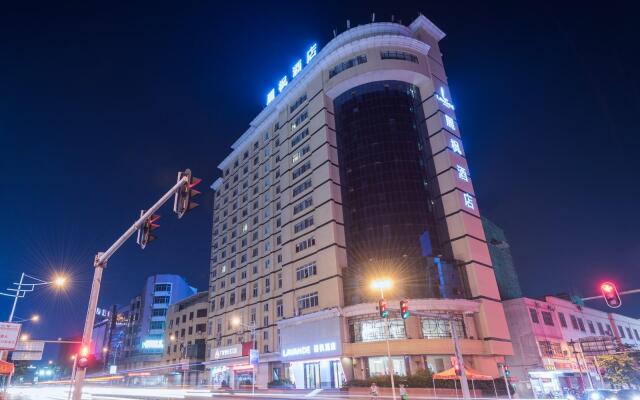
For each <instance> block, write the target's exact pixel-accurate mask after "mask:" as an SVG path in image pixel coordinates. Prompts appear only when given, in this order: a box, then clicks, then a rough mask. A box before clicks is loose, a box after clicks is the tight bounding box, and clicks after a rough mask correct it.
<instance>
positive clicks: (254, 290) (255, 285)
mask: <svg viewBox="0 0 640 400" xmlns="http://www.w3.org/2000/svg"><path fill="white" fill-rule="evenodd" d="M252 294H253V297H258V283H257V282H255V283H254V284H253V293H252Z"/></svg>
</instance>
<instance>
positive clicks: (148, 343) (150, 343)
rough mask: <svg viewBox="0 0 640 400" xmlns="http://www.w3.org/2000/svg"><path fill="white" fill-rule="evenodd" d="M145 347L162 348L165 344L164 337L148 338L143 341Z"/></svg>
mask: <svg viewBox="0 0 640 400" xmlns="http://www.w3.org/2000/svg"><path fill="white" fill-rule="evenodd" d="M142 348H143V349H162V348H164V344H163V342H162V339H147V340H145V341H143V342H142Z"/></svg>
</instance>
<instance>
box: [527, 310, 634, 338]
mask: <svg viewBox="0 0 640 400" xmlns="http://www.w3.org/2000/svg"><path fill="white" fill-rule="evenodd" d="M529 314H530V315H531V321H532V322H533V323H534V324H539V323H540V318H539V317H538V310H536V309H535V308H529ZM540 314H541V315H542V322H543V323H544V324H545V325H548V326H554V322H553V314H552V312H551V311H544V310H541V311H540ZM558 320H559V321H560V326H561V327H563V328H568V327H569V326H568V324H567V319H566V317H565V315H564V314H563V313H561V312H558ZM569 320H570V321H571V327H572V328H573V329H575V330H580V331H582V332H587V327H588V328H589V332H590V333H591V334H594V335H595V334H596V326H597V327H598V331H597V332H598V334H600V335H602V336H604V335H608V336H613V331H612V329H611V325H609V324H608V323H605V324H602V322H596V324H594V323H593V321H590V320H587V325H586V326H585V323H584V320H583V319H582V318H580V317H576V316H575V315H573V314H569ZM618 332H619V333H620V337H621V338H623V339H624V338H626V337H628V338H629V339H634V337H635V340H637V341H640V334H639V333H638V330H637V329H633V331H632V329H631V328H629V327H627V328H626V334H625V328H624V327H619V329H618ZM632 333H633V334H632Z"/></svg>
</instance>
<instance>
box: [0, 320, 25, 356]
mask: <svg viewBox="0 0 640 400" xmlns="http://www.w3.org/2000/svg"><path fill="white" fill-rule="evenodd" d="M21 326H22V325H21V324H14V323H11V322H0V350H13V349H15V348H16V343H17V342H18V337H19V336H20V327H21Z"/></svg>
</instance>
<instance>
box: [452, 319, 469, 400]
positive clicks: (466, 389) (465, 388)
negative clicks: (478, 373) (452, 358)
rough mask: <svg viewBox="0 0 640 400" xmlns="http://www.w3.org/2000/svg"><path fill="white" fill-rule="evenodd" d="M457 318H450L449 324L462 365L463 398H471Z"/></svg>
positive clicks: (457, 355) (455, 349) (461, 385)
mask: <svg viewBox="0 0 640 400" xmlns="http://www.w3.org/2000/svg"><path fill="white" fill-rule="evenodd" d="M455 322H456V321H455V320H454V319H453V318H449V326H450V327H451V339H453V349H454V351H455V353H456V359H457V360H458V365H459V366H460V387H461V389H462V398H463V399H470V398H471V394H470V393H469V383H468V382H467V371H465V369H464V359H463V358H462V351H461V350H460V341H459V340H458V330H457V329H456V324H455Z"/></svg>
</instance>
